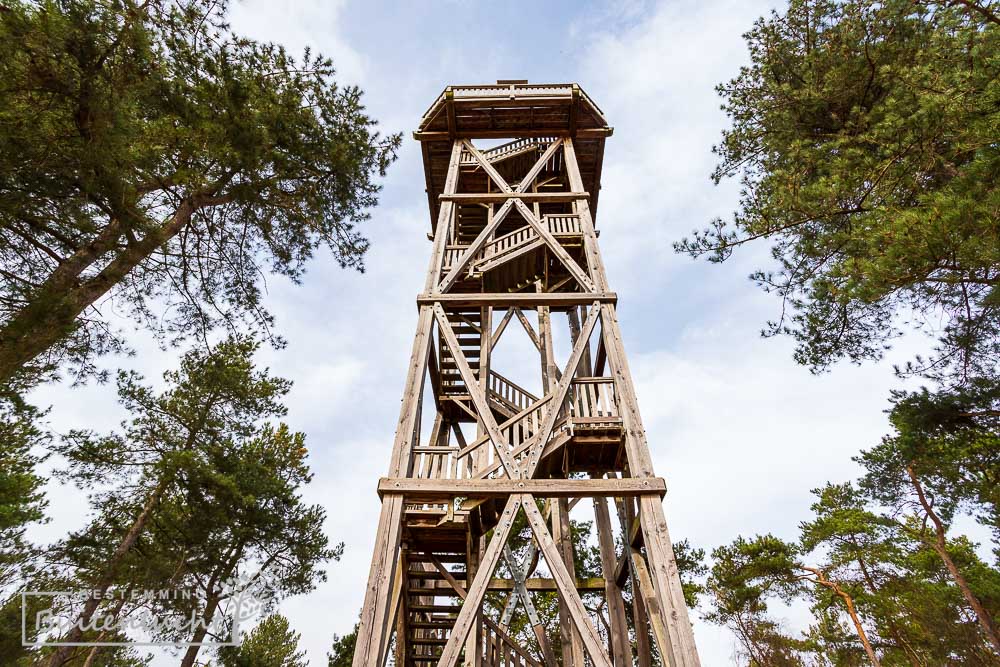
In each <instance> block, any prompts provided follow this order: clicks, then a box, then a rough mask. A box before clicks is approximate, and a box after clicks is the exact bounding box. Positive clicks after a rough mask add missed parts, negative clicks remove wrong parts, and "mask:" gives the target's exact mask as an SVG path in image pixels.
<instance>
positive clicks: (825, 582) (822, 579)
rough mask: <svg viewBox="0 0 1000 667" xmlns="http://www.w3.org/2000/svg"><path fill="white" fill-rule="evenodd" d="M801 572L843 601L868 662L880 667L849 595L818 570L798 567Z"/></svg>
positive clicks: (873, 666) (874, 666)
mask: <svg viewBox="0 0 1000 667" xmlns="http://www.w3.org/2000/svg"><path fill="white" fill-rule="evenodd" d="M800 567H801V568H802V569H803V570H806V571H807V572H811V573H812V574H813V575H815V576H816V579H815V582H816V583H818V584H819V585H820V586H823V587H825V588H829V589H830V590H831V591H833V592H834V594H835V595H836V596H837V597H839V598H840V599H841V600H843V601H844V606H845V607H847V615H848V616H850V617H851V623H853V624H854V630H855V632H857V633H858V639H860V640H861V645H862V646H863V647H864V649H865V653H866V654H868V661H869V662H871V663H872V667H881V664H880V663H879V661H878V656H876V655H875V649H873V648H872V644H871V642H870V641H868V634H867V633H866V632H865V628H864V626H863V625H861V619H860V618H859V617H858V611H857V609H855V608H854V599H853V598H852V597H851V596H850V594H849V593H848V592H847V591H845V590H844V589H843V588H841V587H840V585H839V584H837V582H835V581H830V580H829V579H827V577H826V574H824V572H823V571H822V570H820V569H819V568H815V567H806V566H804V565H800Z"/></svg>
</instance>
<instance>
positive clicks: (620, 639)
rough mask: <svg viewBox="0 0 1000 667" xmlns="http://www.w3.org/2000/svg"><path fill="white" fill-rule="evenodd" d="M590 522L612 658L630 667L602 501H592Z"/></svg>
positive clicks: (617, 665)
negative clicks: (597, 550)
mask: <svg viewBox="0 0 1000 667" xmlns="http://www.w3.org/2000/svg"><path fill="white" fill-rule="evenodd" d="M594 522H595V524H596V526H597V538H598V544H599V546H600V550H601V570H602V573H603V574H604V599H605V600H606V603H607V607H608V618H609V625H610V627H611V648H612V658H613V659H614V662H615V667H631V665H632V645H631V642H630V641H629V635H628V621H626V619H625V602H624V600H623V599H622V590H621V588H620V587H619V586H618V582H617V581H615V565H616V564H617V558H616V556H615V539H614V536H613V535H612V527H611V515H610V513H609V512H608V502H607V500H606V499H605V498H596V497H595V498H594Z"/></svg>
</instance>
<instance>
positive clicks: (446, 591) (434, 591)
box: [407, 587, 458, 598]
mask: <svg viewBox="0 0 1000 667" xmlns="http://www.w3.org/2000/svg"><path fill="white" fill-rule="evenodd" d="M407 593H409V594H410V595H425V596H431V595H433V596H434V597H442V598H455V597H458V593H456V592H455V591H454V589H451V588H413V587H411V588H409V589H408V590H407Z"/></svg>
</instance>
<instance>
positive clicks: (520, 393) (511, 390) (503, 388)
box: [488, 370, 538, 410]
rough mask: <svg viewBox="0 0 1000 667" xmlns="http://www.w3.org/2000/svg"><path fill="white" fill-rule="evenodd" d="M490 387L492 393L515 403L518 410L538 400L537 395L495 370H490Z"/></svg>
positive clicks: (510, 402) (512, 403) (511, 403)
mask: <svg viewBox="0 0 1000 667" xmlns="http://www.w3.org/2000/svg"><path fill="white" fill-rule="evenodd" d="M488 387H489V391H490V392H491V393H493V394H496V395H497V396H499V397H500V399H501V400H504V401H506V402H507V403H509V404H510V405H513V406H514V407H516V408H517V409H518V410H523V409H524V408H526V407H528V406H529V405H531V404H533V403H537V402H538V397H537V396H535V395H534V394H532V393H531V392H530V391H528V390H527V389H525V388H524V387H522V386H520V385H518V384H515V383H514V382H511V381H510V380H508V379H507V378H505V377H504V376H502V375H500V374H499V373H497V372H496V371H494V370H491V371H490V377H489V383H488Z"/></svg>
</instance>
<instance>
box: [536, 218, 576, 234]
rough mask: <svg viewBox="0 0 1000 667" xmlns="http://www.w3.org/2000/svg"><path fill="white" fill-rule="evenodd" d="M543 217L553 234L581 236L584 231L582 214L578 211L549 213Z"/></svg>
mask: <svg viewBox="0 0 1000 667" xmlns="http://www.w3.org/2000/svg"><path fill="white" fill-rule="evenodd" d="M542 219H543V221H544V222H546V226H547V228H548V230H549V232H551V233H552V235H553V236H579V235H580V234H582V233H583V228H582V227H580V216H579V215H578V214H576V213H558V214H549V215H546V216H543V218H542Z"/></svg>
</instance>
